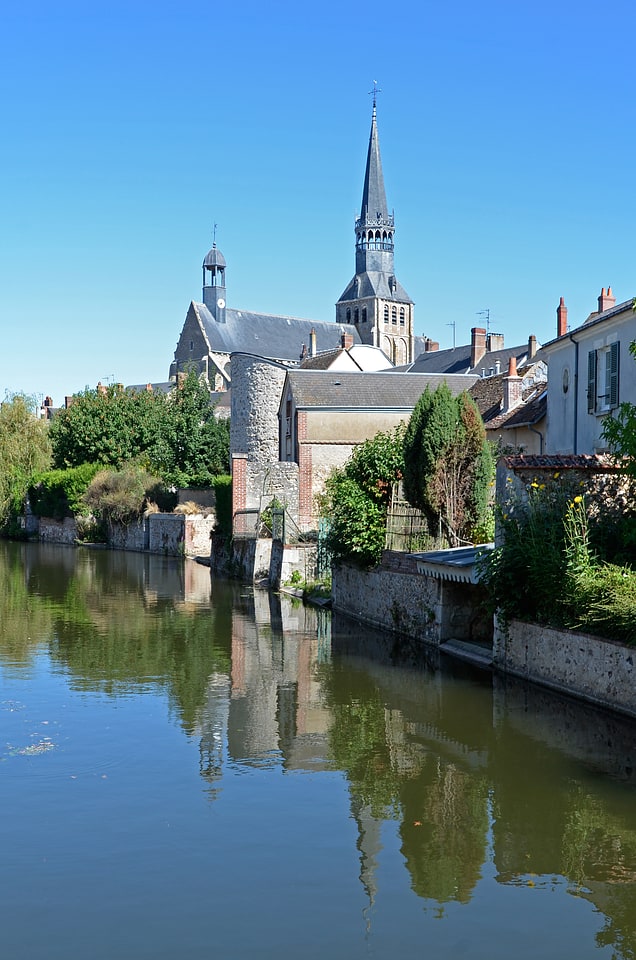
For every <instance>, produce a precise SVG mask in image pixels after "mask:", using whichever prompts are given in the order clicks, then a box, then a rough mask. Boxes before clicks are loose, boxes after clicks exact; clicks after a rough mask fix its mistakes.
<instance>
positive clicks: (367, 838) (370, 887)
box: [351, 795, 382, 932]
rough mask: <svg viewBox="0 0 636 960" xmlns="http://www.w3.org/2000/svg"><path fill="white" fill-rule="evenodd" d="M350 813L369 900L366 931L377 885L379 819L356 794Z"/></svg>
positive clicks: (366, 909)
mask: <svg viewBox="0 0 636 960" xmlns="http://www.w3.org/2000/svg"><path fill="white" fill-rule="evenodd" d="M351 813H352V816H353V819H354V820H355V822H356V824H357V827H358V839H357V842H356V847H357V849H358V852H359V854H360V880H361V882H362V886H363V887H364V892H365V893H366V895H367V898H368V900H369V905H368V907H366V908H365V911H364V913H365V916H366V921H367V932H368V930H369V928H370V926H371V916H370V913H371V909H372V908H373V906H374V904H375V898H376V894H377V892H378V887H377V883H376V879H375V874H376V870H377V868H378V854H379V852H380V850H381V849H382V842H381V840H380V829H381V821H380V820H377V819H376V817H374V816H373V814H372V813H371V808H370V807H369V806H368V804H365V803H364V802H363V801H362V799H361V798H360V797H358V796H355V795H354V796H353V797H352V799H351Z"/></svg>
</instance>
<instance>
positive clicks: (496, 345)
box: [486, 333, 504, 352]
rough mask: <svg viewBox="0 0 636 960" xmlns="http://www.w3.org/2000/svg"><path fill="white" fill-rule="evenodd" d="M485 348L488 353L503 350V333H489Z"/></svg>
mask: <svg viewBox="0 0 636 960" xmlns="http://www.w3.org/2000/svg"><path fill="white" fill-rule="evenodd" d="M486 348H487V349H488V351H493V352H494V351H495V350H503V348H504V335H503V333H489V334H488V337H487V338H486Z"/></svg>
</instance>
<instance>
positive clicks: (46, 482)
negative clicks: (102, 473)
mask: <svg viewBox="0 0 636 960" xmlns="http://www.w3.org/2000/svg"><path fill="white" fill-rule="evenodd" d="M99 469H100V468H99V464H97V463H84V464H82V465H81V466H80V467H70V468H69V469H68V470H48V471H46V472H45V473H40V474H37V475H36V476H35V477H34V478H33V482H32V483H31V485H30V486H29V503H30V504H31V509H32V510H33V513H34V514H35V515H36V516H38V517H53V518H54V519H55V520H63V519H64V517H68V516H72V515H75V514H78V513H82V512H83V511H84V510H85V509H86V507H85V504H84V501H83V496H84V494H85V493H86V490H87V488H88V485H89V483H90V482H91V480H92V479H93V477H94V476H95V474H96V473H97V471H98V470H99Z"/></svg>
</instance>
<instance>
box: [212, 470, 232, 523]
mask: <svg viewBox="0 0 636 960" xmlns="http://www.w3.org/2000/svg"><path fill="white" fill-rule="evenodd" d="M212 489H213V490H214V499H215V503H216V532H217V533H220V534H221V535H222V536H224V537H226V538H229V537H231V536H232V477H231V476H229V474H219V475H218V476H216V477H214V478H213V479H212Z"/></svg>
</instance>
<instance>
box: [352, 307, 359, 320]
mask: <svg viewBox="0 0 636 960" xmlns="http://www.w3.org/2000/svg"><path fill="white" fill-rule="evenodd" d="M359 320H360V312H359V310H358V308H357V307H356V308H355V310H354V311H353V322H354V323H358V321H359Z"/></svg>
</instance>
